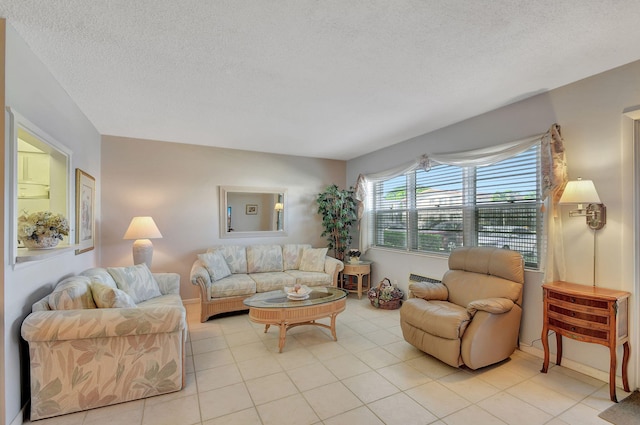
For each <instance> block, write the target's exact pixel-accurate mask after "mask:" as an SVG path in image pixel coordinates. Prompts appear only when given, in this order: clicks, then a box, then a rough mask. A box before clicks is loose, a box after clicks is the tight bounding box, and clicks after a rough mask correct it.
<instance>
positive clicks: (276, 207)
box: [274, 202, 284, 211]
mask: <svg viewBox="0 0 640 425" xmlns="http://www.w3.org/2000/svg"><path fill="white" fill-rule="evenodd" d="M274 209H275V210H276V211H282V210H284V204H283V203H282V202H276V206H275V208H274Z"/></svg>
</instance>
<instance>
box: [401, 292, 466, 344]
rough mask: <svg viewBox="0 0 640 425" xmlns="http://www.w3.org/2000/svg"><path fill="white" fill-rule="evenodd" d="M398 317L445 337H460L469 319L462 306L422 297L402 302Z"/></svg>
mask: <svg viewBox="0 0 640 425" xmlns="http://www.w3.org/2000/svg"><path fill="white" fill-rule="evenodd" d="M400 317H401V321H406V322H407V323H409V324H410V325H411V326H413V327H415V328H418V329H420V330H422V331H424V332H427V333H428V334H431V335H435V336H439V337H440V338H446V339H458V338H461V337H462V335H463V334H464V331H465V329H466V328H467V325H468V324H469V321H470V320H471V316H470V315H469V312H467V309H466V308H464V307H460V306H459V305H456V304H453V303H450V302H448V301H425V300H423V299H422V298H410V299H408V300H406V301H405V302H404V303H402V307H401V308H400Z"/></svg>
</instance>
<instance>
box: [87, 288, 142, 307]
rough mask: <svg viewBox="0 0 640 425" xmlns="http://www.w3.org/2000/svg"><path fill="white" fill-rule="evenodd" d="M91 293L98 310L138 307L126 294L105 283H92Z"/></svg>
mask: <svg viewBox="0 0 640 425" xmlns="http://www.w3.org/2000/svg"><path fill="white" fill-rule="evenodd" d="M91 292H93V300H94V301H95V302H96V305H97V306H98V308H127V307H136V303H134V302H133V299H132V298H131V297H130V296H129V295H127V293H126V292H124V291H121V290H120V289H117V288H112V287H110V286H107V285H105V284H103V283H100V282H92V283H91Z"/></svg>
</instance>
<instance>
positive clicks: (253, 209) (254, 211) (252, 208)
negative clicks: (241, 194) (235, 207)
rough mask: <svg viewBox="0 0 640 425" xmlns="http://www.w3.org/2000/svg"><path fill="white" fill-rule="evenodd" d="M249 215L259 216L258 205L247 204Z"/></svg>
mask: <svg viewBox="0 0 640 425" xmlns="http://www.w3.org/2000/svg"><path fill="white" fill-rule="evenodd" d="M246 214H247V215H257V214H258V206H257V205H256V204H247V210H246Z"/></svg>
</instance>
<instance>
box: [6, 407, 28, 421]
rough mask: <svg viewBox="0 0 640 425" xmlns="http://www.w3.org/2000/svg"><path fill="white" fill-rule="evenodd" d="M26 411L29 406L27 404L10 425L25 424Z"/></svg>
mask: <svg viewBox="0 0 640 425" xmlns="http://www.w3.org/2000/svg"><path fill="white" fill-rule="evenodd" d="M26 410H27V405H26V404H25V405H24V406H22V409H20V412H19V413H18V416H16V417H15V418H13V420H12V421H11V424H10V425H23V424H24V412H25V411H26Z"/></svg>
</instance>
